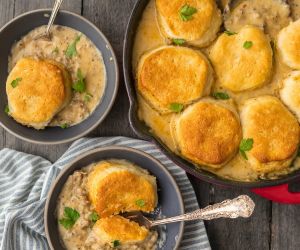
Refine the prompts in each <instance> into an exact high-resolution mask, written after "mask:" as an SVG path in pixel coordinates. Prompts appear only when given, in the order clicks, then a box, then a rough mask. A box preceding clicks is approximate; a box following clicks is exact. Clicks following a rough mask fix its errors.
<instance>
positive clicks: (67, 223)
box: [59, 218, 75, 229]
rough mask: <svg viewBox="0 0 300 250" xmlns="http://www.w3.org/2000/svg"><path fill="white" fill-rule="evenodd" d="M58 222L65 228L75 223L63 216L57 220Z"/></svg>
mask: <svg viewBox="0 0 300 250" xmlns="http://www.w3.org/2000/svg"><path fill="white" fill-rule="evenodd" d="M59 224H61V225H62V226H63V227H64V228H65V229H70V228H72V227H73V225H74V224H75V223H74V222H73V220H70V219H66V218H63V219H60V220H59Z"/></svg>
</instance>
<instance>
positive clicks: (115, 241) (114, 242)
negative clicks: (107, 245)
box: [112, 240, 121, 247]
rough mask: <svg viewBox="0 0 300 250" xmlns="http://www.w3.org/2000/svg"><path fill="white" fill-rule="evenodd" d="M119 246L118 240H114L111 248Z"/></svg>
mask: <svg viewBox="0 0 300 250" xmlns="http://www.w3.org/2000/svg"><path fill="white" fill-rule="evenodd" d="M120 245H121V243H120V241H119V240H114V241H113V242H112V246H113V247H118V246H120Z"/></svg>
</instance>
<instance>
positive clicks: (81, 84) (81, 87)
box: [72, 69, 85, 93]
mask: <svg viewBox="0 0 300 250" xmlns="http://www.w3.org/2000/svg"><path fill="white" fill-rule="evenodd" d="M72 88H73V89H74V90H75V91H76V92H79V93H83V92H84V91H85V81H84V77H83V75H82V72H81V70H80V69H78V70H77V81H76V82H75V83H74V84H73V85H72Z"/></svg>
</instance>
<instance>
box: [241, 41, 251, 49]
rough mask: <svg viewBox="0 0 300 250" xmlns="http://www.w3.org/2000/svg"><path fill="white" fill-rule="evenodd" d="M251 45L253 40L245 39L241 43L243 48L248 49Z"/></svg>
mask: <svg viewBox="0 0 300 250" xmlns="http://www.w3.org/2000/svg"><path fill="white" fill-rule="evenodd" d="M252 46H253V42H252V41H246V42H244V45H243V47H244V48H245V49H250V48H251V47H252Z"/></svg>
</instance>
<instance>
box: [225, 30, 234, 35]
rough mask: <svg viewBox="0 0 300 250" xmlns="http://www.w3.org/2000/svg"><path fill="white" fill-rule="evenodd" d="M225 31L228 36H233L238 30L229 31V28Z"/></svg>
mask: <svg viewBox="0 0 300 250" xmlns="http://www.w3.org/2000/svg"><path fill="white" fill-rule="evenodd" d="M224 33H225V34H226V35H227V36H233V35H236V34H237V33H236V32H233V31H229V30H225V31H224Z"/></svg>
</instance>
